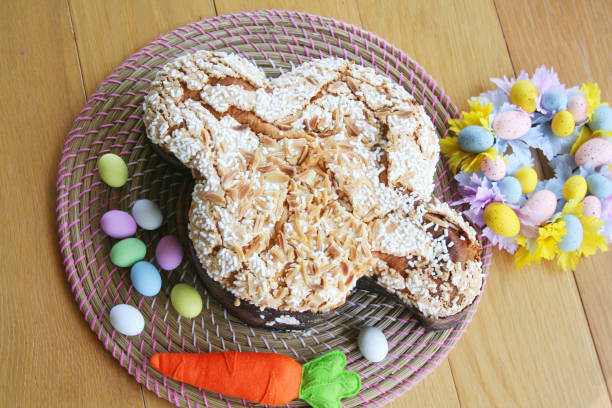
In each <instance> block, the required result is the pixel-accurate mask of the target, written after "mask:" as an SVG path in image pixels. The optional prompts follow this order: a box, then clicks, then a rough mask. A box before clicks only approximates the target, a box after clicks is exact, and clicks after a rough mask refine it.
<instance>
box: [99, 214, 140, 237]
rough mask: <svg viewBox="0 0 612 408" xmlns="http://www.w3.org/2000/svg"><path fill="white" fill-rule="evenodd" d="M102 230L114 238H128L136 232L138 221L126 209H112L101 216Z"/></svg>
mask: <svg viewBox="0 0 612 408" xmlns="http://www.w3.org/2000/svg"><path fill="white" fill-rule="evenodd" d="M100 227H102V231H104V232H105V233H106V235H108V236H109V237H112V238H127V237H131V236H132V235H134V234H135V233H136V221H134V218H132V216H131V215H130V214H128V213H126V212H125V211H121V210H110V211H108V212H106V213H104V215H103V216H102V218H100Z"/></svg>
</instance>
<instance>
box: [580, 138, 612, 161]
mask: <svg viewBox="0 0 612 408" xmlns="http://www.w3.org/2000/svg"><path fill="white" fill-rule="evenodd" d="M574 159H575V160H576V164H577V165H578V166H584V165H585V164H590V165H591V166H593V167H599V166H601V165H603V164H606V163H608V162H609V161H610V160H612V143H610V141H608V140H607V139H603V138H601V137H596V138H594V139H591V140H587V141H586V142H584V144H583V145H582V146H580V147H579V148H578V150H577V151H576V156H575V157H574Z"/></svg>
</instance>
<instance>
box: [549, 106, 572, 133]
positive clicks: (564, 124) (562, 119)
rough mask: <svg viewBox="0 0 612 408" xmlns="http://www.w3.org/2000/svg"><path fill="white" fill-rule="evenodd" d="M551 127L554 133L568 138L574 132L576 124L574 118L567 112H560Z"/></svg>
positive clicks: (554, 117) (556, 114)
mask: <svg viewBox="0 0 612 408" xmlns="http://www.w3.org/2000/svg"><path fill="white" fill-rule="evenodd" d="M550 127H551V129H552V131H553V133H554V134H555V135H557V136H560V137H567V136H569V135H571V134H572V133H573V132H574V128H575V127H576V122H575V121H574V116H573V115H572V114H571V113H569V112H568V111H566V110H562V111H559V112H557V113H555V116H553V119H552V122H551V123H550Z"/></svg>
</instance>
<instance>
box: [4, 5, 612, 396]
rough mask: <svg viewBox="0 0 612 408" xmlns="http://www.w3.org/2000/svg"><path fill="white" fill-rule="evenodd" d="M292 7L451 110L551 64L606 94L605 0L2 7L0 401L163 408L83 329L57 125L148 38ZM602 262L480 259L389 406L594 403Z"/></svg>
mask: <svg viewBox="0 0 612 408" xmlns="http://www.w3.org/2000/svg"><path fill="white" fill-rule="evenodd" d="M259 8H278V9H295V10H302V11H308V12H311V13H315V14H321V15H324V16H332V17H335V18H337V19H341V20H345V21H347V22H350V23H353V24H357V25H360V26H362V27H364V28H365V29H367V30H370V31H373V32H374V33H377V34H379V35H381V36H382V37H383V38H386V39H387V40H388V41H390V42H391V43H393V44H395V45H397V46H399V47H400V48H402V49H403V50H404V51H406V52H407V53H408V54H409V55H411V56H412V57H413V58H414V59H416V60H417V61H419V62H420V63H421V64H422V65H423V66H424V67H425V69H426V70H427V71H428V72H429V73H430V74H432V75H433V76H434V78H436V79H437V80H438V82H439V83H440V84H441V86H443V87H444V88H445V89H446V91H447V92H448V93H449V94H450V96H451V98H452V99H453V101H454V102H455V103H456V104H458V105H459V106H460V107H462V108H466V103H465V100H466V99H467V98H468V97H469V96H472V95H476V94H478V93H480V92H482V91H484V90H486V89H489V88H490V87H491V86H492V84H491V83H490V82H489V81H488V78H490V77H499V76H503V75H508V76H515V75H516V74H517V73H518V72H519V71H520V70H521V69H526V70H528V71H531V72H532V71H533V70H534V69H535V68H536V67H537V66H539V65H541V64H547V65H551V64H552V65H553V66H554V67H555V69H556V70H557V72H558V73H559V75H560V77H561V79H562V81H563V82H565V83H566V84H572V85H573V84H580V83H581V82H585V81H591V80H595V81H598V82H599V84H600V85H601V88H602V90H603V99H604V100H608V101H612V52H611V50H612V23H611V22H612V2H611V1H610V0H596V1H579V0H564V1H550V2H541V1H533V0H532V1H527V0H463V1H450V0H418V1H377V0H346V1H328V0H301V1H283V0H231V1H230V0H227V1H226V0H216V1H213V0H180V1H172V2H171V1H164V0H158V1H149V2H147V1H144V0H143V1H125V0H112V1H110V0H109V1H102V0H99V1H92V0H56V1H51V0H49V1H35V0H27V1H17V0H4V1H2V2H1V4H0V34H1V36H0V96H1V100H2V103H1V104H0V118H2V125H1V126H0V153H1V156H0V157H1V159H2V160H1V167H0V205H1V207H0V217H1V218H0V219H1V223H0V225H1V227H2V228H1V230H0V259H2V260H3V265H4V267H3V270H4V272H2V273H1V274H0V362H1V363H0V389H1V392H0V406H4V407H20V406H62V407H64V406H76V407H86V406H87V407H89V406H100V407H140V406H143V407H148V408H150V407H168V406H169V405H168V403H167V402H165V401H163V400H161V399H158V398H157V397H156V396H155V395H154V394H153V393H151V392H149V391H147V390H146V389H143V387H141V386H140V385H139V384H138V383H137V382H136V381H135V380H134V379H133V378H132V377H130V376H129V375H128V374H127V372H126V371H125V370H124V369H122V368H121V367H120V366H119V364H117V363H116V362H115V360H113V358H112V357H111V355H110V353H108V352H106V351H105V350H104V348H103V347H102V346H101V345H100V344H99V343H98V340H97V339H96V337H95V336H94V335H93V334H92V333H91V332H90V330H89V328H88V326H87V325H86V324H85V321H84V319H83V318H82V316H81V314H80V312H79V311H78V308H77V305H76V303H75V302H74V300H73V298H72V294H71V292H70V289H69V287H68V285H67V282H66V278H65V275H64V272H63V268H62V264H61V261H60V254H59V249H58V244H57V236H56V225H55V212H54V208H55V205H54V204H55V173H56V166H57V162H58V159H59V156H60V147H61V145H62V143H63V142H64V140H65V138H66V133H67V132H68V130H69V129H70V127H71V123H72V120H73V119H74V118H75V117H76V114H77V112H78V111H79V110H80V108H81V107H82V106H83V105H84V103H85V100H86V99H87V97H88V95H90V94H91V93H92V92H93V91H94V89H95V88H96V87H97V85H98V83H100V82H101V81H102V80H103V78H104V77H105V76H106V75H107V74H109V73H110V72H111V70H112V69H113V68H114V67H115V66H117V65H119V64H120V63H121V62H122V61H123V59H125V58H126V57H127V56H128V55H129V54H131V53H132V52H134V51H135V50H137V49H139V48H140V47H142V46H144V45H145V44H146V43H147V42H149V41H151V40H153V39H154V38H156V37H157V36H158V35H160V34H162V33H165V32H167V31H169V30H171V29H173V28H176V27H178V26H181V25H184V24H186V23H189V22H192V21H195V20H199V19H203V18H207V17H211V16H214V15H215V14H224V13H230V12H234V11H239V10H251V9H259ZM611 276H612V254H611V253H607V254H598V255H596V256H593V257H591V258H589V259H587V260H583V261H582V262H581V263H580V265H579V266H578V269H577V270H576V271H575V272H573V273H571V272H570V273H563V272H560V271H559V270H558V269H557V268H555V267H553V266H552V265H549V264H545V265H542V266H534V267H530V268H526V269H524V270H521V271H517V270H515V268H514V266H513V260H512V258H511V257H510V256H508V255H507V254H502V253H499V252H498V253H496V254H495V257H494V262H493V267H492V269H491V274H490V277H489V280H488V285H487V287H486V290H485V294H484V297H483V300H482V302H481V304H480V307H479V310H478V313H477V314H476V315H475V317H474V320H473V322H472V323H471V325H470V326H469V330H468V332H467V333H466V334H465V335H464V337H463V339H462V340H461V341H460V342H459V344H458V346H457V347H456V349H455V350H454V351H452V352H451V353H450V356H449V358H448V359H447V360H446V361H445V362H444V363H443V364H442V365H441V366H440V367H439V368H438V369H436V370H435V371H434V373H433V374H431V375H430V376H428V377H427V378H426V379H425V380H424V381H423V382H422V383H421V384H420V385H418V386H417V387H416V388H414V389H413V390H411V391H410V392H408V393H407V394H405V395H404V396H403V397H401V398H399V399H398V400H396V401H395V402H394V403H392V404H390V405H389V406H390V407H393V408H404V407H455V406H466V407H480V406H482V407H488V406H522V407H539V406H547V407H565V406H567V407H586V406H589V407H590V406H597V407H599V406H606V407H609V406H611V400H610V394H611V392H612V340H611V339H612V291H611V290H610V282H611V279H610V277H611Z"/></svg>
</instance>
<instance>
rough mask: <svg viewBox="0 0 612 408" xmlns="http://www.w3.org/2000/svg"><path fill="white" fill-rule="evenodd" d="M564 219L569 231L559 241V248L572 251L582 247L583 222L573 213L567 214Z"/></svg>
mask: <svg viewBox="0 0 612 408" xmlns="http://www.w3.org/2000/svg"><path fill="white" fill-rule="evenodd" d="M563 220H564V221H565V228H566V230H567V232H566V233H565V235H564V236H563V238H562V240H561V242H559V248H560V249H561V250H563V251H565V252H572V251H575V250H577V249H578V248H580V244H582V238H583V234H584V231H583V229H582V223H581V222H580V220H579V219H578V217H576V216H575V215H572V214H565V215H564V216H563Z"/></svg>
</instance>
